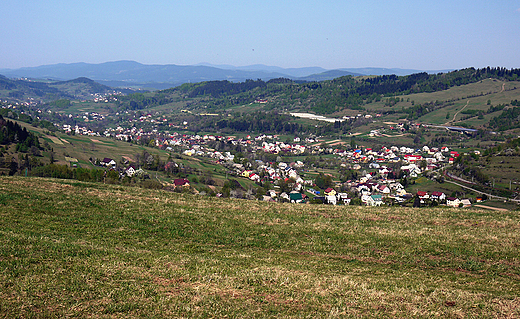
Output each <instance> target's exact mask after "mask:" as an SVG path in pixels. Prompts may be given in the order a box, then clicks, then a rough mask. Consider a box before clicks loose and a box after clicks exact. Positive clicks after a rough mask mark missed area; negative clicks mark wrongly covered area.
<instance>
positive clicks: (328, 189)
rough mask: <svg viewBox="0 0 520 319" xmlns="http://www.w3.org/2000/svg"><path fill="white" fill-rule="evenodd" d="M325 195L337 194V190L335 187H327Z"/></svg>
mask: <svg viewBox="0 0 520 319" xmlns="http://www.w3.org/2000/svg"><path fill="white" fill-rule="evenodd" d="M324 193H325V195H328V196H336V191H335V190H334V189H333V188H330V187H329V188H327V189H326V190H325V191H324Z"/></svg>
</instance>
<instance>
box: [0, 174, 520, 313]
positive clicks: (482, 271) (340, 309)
mask: <svg viewBox="0 0 520 319" xmlns="http://www.w3.org/2000/svg"><path fill="white" fill-rule="evenodd" d="M0 188H1V189H2V192H1V194H0V214H1V216H2V218H0V234H1V236H0V244H1V245H2V247H3V249H2V250H1V251H0V264H1V266H2V275H1V276H2V280H1V281H2V285H1V287H0V296H2V298H0V310H1V311H2V313H3V314H4V316H8V317H26V316H34V315H37V316H93V317H98V316H145V317H154V316H156V317H157V316H158V317H180V316H189V317H225V316H228V317H271V316H277V317H345V316H355V317H367V318H368V317H371V318H373V317H388V316H392V317H400V318H408V317H430V316H441V317H457V316H465V317H466V316H467V317H493V316H498V317H518V316H520V313H519V312H518V311H519V309H520V304H519V298H518V296H519V293H520V285H519V282H520V281H519V278H520V264H519V261H518V255H519V253H520V252H519V250H518V245H517V243H518V242H519V241H520V238H518V236H519V232H518V225H520V220H519V216H518V213H517V212H487V211H463V210H460V209H447V208H429V209H413V208H367V207H363V208H361V207H345V206H343V207H331V206H316V205H294V204H271V203H263V202H251V201H244V200H236V199H235V200H228V199H219V200H215V199H209V198H207V197H204V196H196V195H188V194H175V193H170V192H164V191H153V190H144V189H140V188H133V187H121V186H112V185H103V184H98V183H83V182H77V181H64V180H47V179H39V178H23V177H16V178H14V177H0Z"/></svg>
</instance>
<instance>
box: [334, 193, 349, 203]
mask: <svg viewBox="0 0 520 319" xmlns="http://www.w3.org/2000/svg"><path fill="white" fill-rule="evenodd" d="M336 197H337V199H338V201H339V202H340V203H343V204H344V205H350V201H351V199H350V198H348V194H347V193H338V194H336Z"/></svg>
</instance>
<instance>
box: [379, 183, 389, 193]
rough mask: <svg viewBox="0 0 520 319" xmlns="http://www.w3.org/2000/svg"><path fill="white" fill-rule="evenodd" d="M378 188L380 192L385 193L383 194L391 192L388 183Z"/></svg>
mask: <svg viewBox="0 0 520 319" xmlns="http://www.w3.org/2000/svg"><path fill="white" fill-rule="evenodd" d="M377 190H378V191H379V192H380V193H383V194H390V187H388V186H386V185H379V186H378V187H377Z"/></svg>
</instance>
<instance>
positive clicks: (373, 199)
mask: <svg viewBox="0 0 520 319" xmlns="http://www.w3.org/2000/svg"><path fill="white" fill-rule="evenodd" d="M382 203H383V196H381V195H371V196H369V197H368V198H367V205H368V206H381V204H382Z"/></svg>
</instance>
